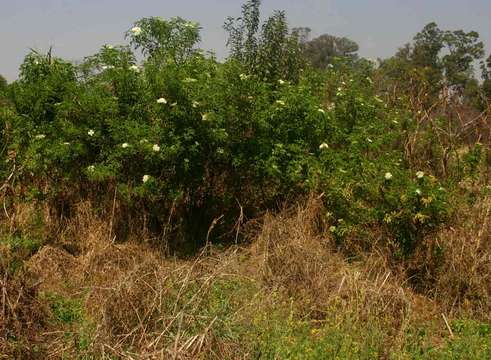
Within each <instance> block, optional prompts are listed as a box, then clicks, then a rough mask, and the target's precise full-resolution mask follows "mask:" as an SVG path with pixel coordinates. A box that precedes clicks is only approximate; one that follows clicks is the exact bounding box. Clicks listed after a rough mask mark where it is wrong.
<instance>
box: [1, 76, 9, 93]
mask: <svg viewBox="0 0 491 360" xmlns="http://www.w3.org/2000/svg"><path fill="white" fill-rule="evenodd" d="M7 86H8V83H7V80H6V79H5V78H4V77H3V76H2V75H0V94H2V93H3V92H5V90H7Z"/></svg>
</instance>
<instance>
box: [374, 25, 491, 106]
mask: <svg viewBox="0 0 491 360" xmlns="http://www.w3.org/2000/svg"><path fill="white" fill-rule="evenodd" d="M413 40H414V41H413V43H412V44H406V46H404V47H403V48H401V49H399V51H398V52H397V54H396V55H395V56H394V57H392V58H390V59H387V60H385V61H384V62H383V63H382V67H381V73H382V74H383V75H384V76H387V77H388V78H389V79H394V80H395V81H396V83H397V84H398V85H399V84H400V85H402V86H403V89H404V87H405V86H407V85H404V83H406V84H412V85H413V88H414V89H416V90H417V91H422V90H425V92H426V93H427V94H429V95H431V98H432V99H433V100H434V99H435V98H437V97H438V96H439V95H440V92H441V90H442V88H443V87H444V86H446V87H449V88H453V89H454V90H459V91H461V90H463V89H464V88H465V87H466V86H467V84H468V83H469V82H471V81H472V80H473V79H474V69H473V63H474V62H475V61H477V60H480V59H482V58H483V56H484V45H483V43H482V42H481V41H479V34H478V33H477V32H475V31H470V32H467V33H466V32H464V31H462V30H456V31H444V30H441V29H440V28H439V27H438V25H437V24H436V23H433V22H432V23H429V24H428V25H426V26H425V27H424V28H423V29H422V30H421V31H420V32H419V33H418V34H416V36H415V37H414V39H413ZM405 92H406V93H408V89H405Z"/></svg>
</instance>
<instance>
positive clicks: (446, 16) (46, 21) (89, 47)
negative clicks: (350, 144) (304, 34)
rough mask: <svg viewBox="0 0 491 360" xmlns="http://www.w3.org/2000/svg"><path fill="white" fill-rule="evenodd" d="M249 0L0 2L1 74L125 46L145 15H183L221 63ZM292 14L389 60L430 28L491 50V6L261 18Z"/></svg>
mask: <svg viewBox="0 0 491 360" xmlns="http://www.w3.org/2000/svg"><path fill="white" fill-rule="evenodd" d="M244 1H245V0H178V1H168V0H132V1H130V0H0V49H1V53H0V74H2V75H3V76H4V77H5V78H7V80H8V81H13V80H15V79H16V78H17V75H18V68H19V65H20V64H21V62H22V60H23V58H24V56H25V55H26V54H27V53H28V52H29V49H30V48H34V49H36V50H39V51H44V52H45V51H46V50H47V49H48V48H49V47H50V46H53V50H54V54H55V55H56V56H59V57H62V58H64V59H66V60H73V61H80V60H81V59H83V58H84V57H85V56H88V55H92V54H94V53H96V52H97V51H98V49H99V48H100V47H101V46H102V45H104V44H113V45H114V44H125V43H126V41H125V40H124V36H123V33H124V32H125V31H126V30H128V29H129V28H131V26H132V24H133V22H134V21H136V20H138V19H139V18H142V17H148V16H161V17H163V18H169V17H173V16H181V17H183V18H185V19H188V20H193V21H197V22H199V23H200V25H201V27H202V28H203V29H202V32H201V36H202V42H201V44H200V47H201V48H203V49H206V50H213V51H215V52H216V54H217V56H218V57H219V58H223V57H224V56H226V54H227V50H226V47H225V43H226V33H225V31H224V30H223V28H222V25H223V22H224V20H225V18H226V17H227V16H239V15H240V7H241V5H242V3H243V2H244ZM276 9H278V10H285V11H286V14H287V18H288V22H289V25H290V26H291V27H297V26H308V27H310V28H311V29H312V35H313V36H314V37H315V36H318V35H321V34H324V33H328V34H332V35H337V36H346V37H349V38H351V39H352V40H354V41H356V42H357V43H358V44H359V45H360V51H359V54H360V55H361V56H364V57H368V58H374V59H375V58H379V57H380V58H385V57H389V56H391V55H393V54H394V53H395V52H396V51H397V49H398V48H399V47H400V46H402V45H404V44H405V43H407V42H408V41H410V40H411V39H412V37H413V36H414V35H415V34H416V33H417V32H418V31H420V30H421V29H422V28H423V26H424V25H426V24H427V23H429V22H431V21H435V22H436V23H437V24H438V25H439V26H440V28H441V29H444V30H457V29H463V30H465V31H471V30H475V31H477V32H479V34H480V35H481V39H482V41H484V43H485V44H486V48H487V54H489V52H490V51H491V21H490V19H491V0H467V1H465V0H282V1H280V0H263V1H262V7H261V14H262V17H267V16H269V15H270V14H271V13H272V12H273V10H276Z"/></svg>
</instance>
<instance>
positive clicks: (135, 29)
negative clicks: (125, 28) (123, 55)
mask: <svg viewBox="0 0 491 360" xmlns="http://www.w3.org/2000/svg"><path fill="white" fill-rule="evenodd" d="M130 31H131V33H132V34H133V35H134V36H139V35H141V33H142V28H141V27H139V26H135V27H133V28H131V30H130Z"/></svg>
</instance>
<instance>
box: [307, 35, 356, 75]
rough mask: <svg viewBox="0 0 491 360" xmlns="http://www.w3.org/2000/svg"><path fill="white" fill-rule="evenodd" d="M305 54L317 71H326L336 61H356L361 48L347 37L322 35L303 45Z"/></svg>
mask: <svg viewBox="0 0 491 360" xmlns="http://www.w3.org/2000/svg"><path fill="white" fill-rule="evenodd" d="M303 47H304V54H305V56H306V57H307V59H308V60H309V62H310V64H312V66H314V67H315V68H317V69H325V68H326V67H327V66H328V65H332V63H333V61H334V59H336V58H345V59H351V60H355V59H357V58H358V55H357V54H356V52H357V51H358V49H359V46H358V44H357V43H356V42H354V41H353V40H350V39H348V38H346V37H337V36H333V35H329V34H324V35H321V36H319V37H317V38H315V39H313V40H310V41H307V42H305V43H304V44H303Z"/></svg>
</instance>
